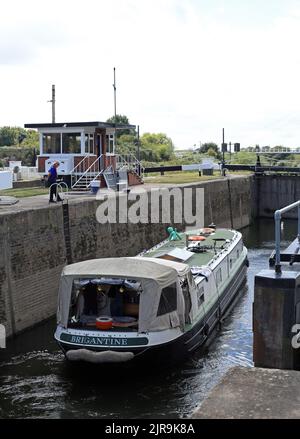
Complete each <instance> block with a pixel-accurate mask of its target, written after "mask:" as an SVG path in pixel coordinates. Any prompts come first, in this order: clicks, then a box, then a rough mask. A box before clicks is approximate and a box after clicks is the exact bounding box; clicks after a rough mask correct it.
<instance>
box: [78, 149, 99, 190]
mask: <svg viewBox="0 0 300 439" xmlns="http://www.w3.org/2000/svg"><path fill="white" fill-rule="evenodd" d="M90 162H91V158H90V156H86V157H84V158H83V159H82V160H81V162H79V163H78V165H77V166H75V168H74V169H73V170H72V171H71V187H72V190H73V191H89V190H90V189H91V183H92V181H94V180H100V178H101V175H102V174H103V165H102V164H103V155H101V156H100V157H96V158H95V160H94V161H92V163H91V164H90ZM101 169H102V170H101Z"/></svg>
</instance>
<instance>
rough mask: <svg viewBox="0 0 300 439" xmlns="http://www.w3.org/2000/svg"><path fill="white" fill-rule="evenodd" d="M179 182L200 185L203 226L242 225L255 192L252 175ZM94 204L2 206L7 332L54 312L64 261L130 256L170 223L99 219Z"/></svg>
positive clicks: (2, 317) (1, 276) (0, 279)
mask: <svg viewBox="0 0 300 439" xmlns="http://www.w3.org/2000/svg"><path fill="white" fill-rule="evenodd" d="M179 187H181V188H185V187H190V188H193V189H194V190H195V189H196V188H198V187H202V188H204V194H205V196H204V201H205V203H204V204H205V211H204V216H205V225H209V224H210V223H211V222H214V223H215V224H216V225H217V226H218V227H233V228H235V229H240V228H242V227H245V226H247V225H249V224H250V222H251V219H252V215H253V212H254V209H253V199H254V197H255V188H254V183H253V178H252V177H251V176H247V177H235V178H230V179H222V180H221V179H220V180H214V181H208V182H203V183H195V184H187V185H182V186H179ZM98 206H99V201H97V200H95V199H94V198H90V199H89V198H85V199H82V200H80V199H77V200H71V201H69V203H68V207H67V208H63V206H62V205H61V204H58V205H51V206H48V205H46V206H45V207H43V208H39V209H37V208H36V209H28V210H25V211H24V210H23V211H20V212H12V213H4V212H2V213H1V211H0V249H1V252H0V323H2V324H4V325H5V326H6V331H7V334H8V335H13V334H17V333H18V332H20V331H23V330H24V329H26V328H29V327H31V326H33V325H35V324H37V323H40V322H42V321H43V320H45V319H47V318H50V317H52V316H53V315H54V314H55V312H56V306H57V292H58V285H59V278H60V274H61V271H62V268H63V267H64V265H65V264H67V263H70V262H79V261H82V260H87V259H93V258H101V257H116V256H134V255H136V254H137V253H139V252H141V251H142V250H144V249H147V248H150V247H151V246H153V245H155V244H157V243H159V242H160V241H162V240H163V239H165V238H166V237H167V235H166V227H167V226H168V225H169V224H119V223H117V224H99V223H98V222H97V219H96V210H97V207H98ZM173 216H174V212H171V217H172V218H173ZM171 224H174V223H173V221H172V220H171ZM175 225H176V226H177V227H178V229H179V230H180V229H181V228H182V225H181V224H175Z"/></svg>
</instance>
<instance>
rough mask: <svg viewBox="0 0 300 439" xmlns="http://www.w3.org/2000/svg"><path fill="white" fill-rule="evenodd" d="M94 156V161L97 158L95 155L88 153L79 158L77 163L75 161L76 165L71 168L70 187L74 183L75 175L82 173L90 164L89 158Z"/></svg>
mask: <svg viewBox="0 0 300 439" xmlns="http://www.w3.org/2000/svg"><path fill="white" fill-rule="evenodd" d="M92 157H94V159H95V161H96V160H97V157H95V156H91V155H90V154H88V155H86V156H84V157H83V159H81V160H80V162H79V163H77V165H76V166H74V168H73V169H72V170H71V172H70V174H71V187H73V185H74V184H75V183H76V180H77V176H78V175H82V174H83V173H84V172H85V171H86V169H87V168H88V167H89V166H90V164H89V163H90V159H91V158H92ZM74 180H75V181H74Z"/></svg>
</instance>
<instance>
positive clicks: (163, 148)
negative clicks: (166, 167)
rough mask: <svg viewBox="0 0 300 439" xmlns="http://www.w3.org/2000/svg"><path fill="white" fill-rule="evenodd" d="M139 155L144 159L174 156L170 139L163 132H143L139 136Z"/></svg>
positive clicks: (154, 159) (157, 159)
mask: <svg viewBox="0 0 300 439" xmlns="http://www.w3.org/2000/svg"><path fill="white" fill-rule="evenodd" d="M141 155H142V157H143V159H144V160H149V161H161V160H169V159H171V158H172V157H173V156H174V145H173V142H172V140H171V139H170V138H169V137H168V136H167V135H166V134H164V133H144V134H143V135H142V137H141Z"/></svg>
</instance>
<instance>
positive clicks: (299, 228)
mask: <svg viewBox="0 0 300 439" xmlns="http://www.w3.org/2000/svg"><path fill="white" fill-rule="evenodd" d="M298 241H299V242H300V205H299V206H298Z"/></svg>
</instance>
